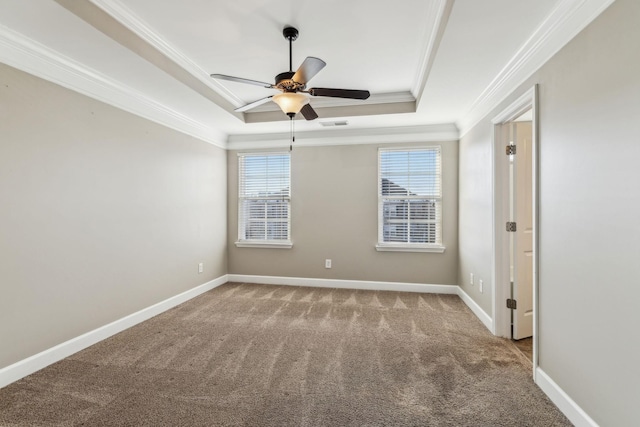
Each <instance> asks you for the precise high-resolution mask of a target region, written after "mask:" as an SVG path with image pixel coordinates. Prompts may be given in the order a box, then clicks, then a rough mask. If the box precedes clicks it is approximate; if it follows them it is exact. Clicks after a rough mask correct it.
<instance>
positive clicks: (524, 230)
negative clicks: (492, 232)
mask: <svg viewBox="0 0 640 427" xmlns="http://www.w3.org/2000/svg"><path fill="white" fill-rule="evenodd" d="M509 126H511V138H512V139H511V141H513V142H515V145H516V154H514V155H511V156H509V163H510V169H511V173H510V177H511V179H510V181H511V183H510V188H511V191H510V193H511V202H510V208H511V209H510V210H511V215H512V216H511V218H512V220H511V221H514V222H515V223H516V231H515V232H512V233H510V234H511V237H510V240H511V245H510V246H511V257H510V258H511V269H510V270H511V283H512V287H511V292H512V299H514V300H515V301H516V308H515V309H514V310H513V312H512V315H513V317H512V325H513V328H512V331H513V332H512V338H513V339H514V340H519V339H522V338H528V337H530V336H532V335H533V151H532V140H533V132H532V126H531V122H530V121H515V122H512V123H510V124H509Z"/></svg>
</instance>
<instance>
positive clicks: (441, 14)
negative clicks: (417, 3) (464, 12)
mask: <svg viewBox="0 0 640 427" xmlns="http://www.w3.org/2000/svg"><path fill="white" fill-rule="evenodd" d="M453 2H454V0H436V1H433V2H431V3H430V4H429V8H428V11H427V15H426V16H425V18H424V24H423V25H424V28H427V29H429V28H430V29H431V32H430V33H429V34H426V35H425V37H424V43H423V45H422V49H421V50H420V52H422V55H421V57H420V62H419V64H420V66H419V69H418V73H417V74H416V79H415V81H414V83H413V86H412V87H411V93H413V95H414V97H415V99H416V106H418V105H420V101H421V100H422V94H423V92H424V87H425V86H426V84H427V79H428V78H429V73H430V72H431V67H432V65H433V61H434V60H435V58H436V54H437V53H438V47H439V46H440V40H442V35H443V34H444V30H445V28H446V27H447V22H448V21H449V15H450V14H451V9H452V8H453Z"/></svg>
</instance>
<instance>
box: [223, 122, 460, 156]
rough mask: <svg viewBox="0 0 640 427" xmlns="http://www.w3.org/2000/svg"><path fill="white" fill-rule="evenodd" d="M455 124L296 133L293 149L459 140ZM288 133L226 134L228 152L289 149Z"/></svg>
mask: <svg viewBox="0 0 640 427" xmlns="http://www.w3.org/2000/svg"><path fill="white" fill-rule="evenodd" d="M458 136H459V133H458V129H457V128H456V126H455V125H454V124H438V125H423V126H398V127H386V128H366V129H336V130H322V131H307V132H299V133H296V142H295V143H294V145H295V146H296V147H315V146H329V145H364V144H398V143H410V142H446V141H457V140H458ZM289 144H290V135H289V133H270V134H250V135H229V138H228V140H227V149H228V150H254V149H266V148H289Z"/></svg>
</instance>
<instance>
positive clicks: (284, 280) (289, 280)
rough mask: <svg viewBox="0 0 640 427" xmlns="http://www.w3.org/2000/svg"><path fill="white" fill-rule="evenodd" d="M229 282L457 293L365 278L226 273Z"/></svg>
mask: <svg viewBox="0 0 640 427" xmlns="http://www.w3.org/2000/svg"><path fill="white" fill-rule="evenodd" d="M227 277H228V278H229V281H230V282H242V283H261V284H263V285H287V286H310V287H316V288H339V289H365V290H369V291H398V292H423V293H432V294H453V295H457V293H458V286H456V285H427V284H422V283H402V282H371V281H366V280H339V279H310V278H302V277H278V276H251V275H244V274H228V275H227Z"/></svg>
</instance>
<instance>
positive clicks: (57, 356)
mask: <svg viewBox="0 0 640 427" xmlns="http://www.w3.org/2000/svg"><path fill="white" fill-rule="evenodd" d="M226 282H227V275H226V274H225V275H223V276H220V277H218V278H217V279H214V280H211V281H210V282H207V283H204V284H202V285H200V286H196V287H195V288H193V289H189V290H188V291H185V292H182V293H181V294H178V295H175V296H173V297H171V298H167V299H166V300H164V301H161V302H159V303H157V304H154V305H152V306H149V307H147V308H144V309H142V310H140V311H137V312H135V313H133V314H130V315H128V316H125V317H123V318H122V319H118V320H116V321H114V322H111V323H109V324H107V325H104V326H101V327H99V328H97V329H94V330H93V331H90V332H87V333H85V334H82V335H80V336H78V337H75V338H72V339H70V340H68V341H65V342H63V343H61V344H58V345H56V346H55V347H51V348H50V349H47V350H45V351H42V352H40V353H38V354H35V355H33V356H31V357H28V358H26V359H23V360H21V361H19V362H16V363H14V364H12V365H9V366H7V367H5V368H2V369H0V388H2V387H5V386H7V385H9V384H11V383H12V382H15V381H18V380H19V379H21V378H24V377H26V376H27V375H31V374H32V373H34V372H36V371H39V370H40V369H42V368H45V367H47V366H49V365H51V364H52V363H55V362H57V361H59V360H62V359H64V358H65V357H69V356H71V355H72V354H74V353H77V352H78V351H80V350H84V349H85V348H87V347H89V346H92V345H93V344H96V343H97V342H100V341H102V340H104V339H105V338H109V337H110V336H112V335H115V334H117V333H119V332H122V331H124V330H125V329H128V328H130V327H132V326H134V325H137V324H138V323H140V322H144V321H145V320H148V319H150V318H152V317H153V316H157V315H158V314H160V313H163V312H165V311H167V310H169V309H171V308H173V307H175V306H177V305H179V304H182V303H183V302H185V301H188V300H190V299H192V298H194V297H197V296H198V295H200V294H202V293H204V292H207V291H209V290H211V289H213V288H215V287H217V286H220V285H222V284H224V283H226Z"/></svg>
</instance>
